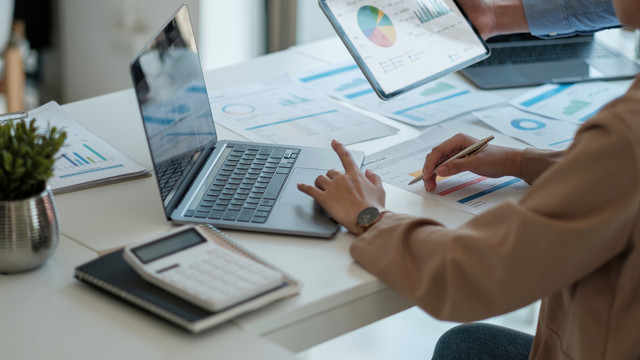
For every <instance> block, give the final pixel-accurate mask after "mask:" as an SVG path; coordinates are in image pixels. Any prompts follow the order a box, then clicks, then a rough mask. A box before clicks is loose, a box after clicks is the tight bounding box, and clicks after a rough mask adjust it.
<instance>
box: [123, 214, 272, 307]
mask: <svg viewBox="0 0 640 360" xmlns="http://www.w3.org/2000/svg"><path fill="white" fill-rule="evenodd" d="M209 236H210V235H209V234H207V232H205V231H203V230H202V229H200V228H199V227H198V226H196V225H184V226H181V227H180V228H178V229H176V230H174V231H171V232H169V233H167V234H164V235H161V236H159V237H156V238H153V239H151V240H148V241H146V242H144V243H142V244H137V245H132V246H128V247H126V248H125V249H124V251H123V256H124V259H125V261H126V262H127V263H129V264H130V265H131V267H132V268H133V269H134V270H135V271H136V272H137V273H138V274H139V275H140V276H142V277H143V278H144V279H145V280H147V281H149V282H151V283H153V284H155V285H157V286H159V287H161V288H163V289H165V290H167V291H169V292H171V293H173V294H175V295H177V296H179V297H181V298H183V299H185V300H187V301H189V302H191V303H193V304H195V305H197V306H199V307H201V308H203V309H205V310H208V311H212V312H218V311H220V310H224V309H226V308H228V307H231V306H233V305H236V304H238V303H241V302H243V301H245V300H249V299H251V298H253V297H255V296H257V295H260V294H262V293H265V292H268V291H270V290H273V289H275V288H278V287H280V286H281V285H282V284H283V281H284V280H283V276H282V274H281V273H279V272H277V271H275V270H273V269H271V268H269V267H267V266H266V265H263V264H261V263H259V262H257V261H255V260H253V259H251V258H248V257H246V256H243V255H241V254H238V253H236V252H234V251H232V250H230V249H228V248H226V247H223V246H222V245H219V244H217V243H215V242H214V241H212V240H211V239H209Z"/></svg>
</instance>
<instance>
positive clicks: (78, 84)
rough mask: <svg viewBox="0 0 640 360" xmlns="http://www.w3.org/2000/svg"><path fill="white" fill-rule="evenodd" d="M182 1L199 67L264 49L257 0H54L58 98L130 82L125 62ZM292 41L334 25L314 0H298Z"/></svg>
mask: <svg viewBox="0 0 640 360" xmlns="http://www.w3.org/2000/svg"><path fill="white" fill-rule="evenodd" d="M183 2H186V3H187V5H188V6H189V11H190V13H191V17H192V20H193V23H194V28H195V32H196V39H197V41H198V47H199V51H200V57H201V61H202V66H203V68H204V69H205V70H207V69H211V68H217V67H222V66H227V65H230V64H234V63H237V62H242V61H246V60H248V59H250V58H252V57H255V56H259V55H262V54H263V53H264V50H265V41H266V40H265V39H266V35H265V34H264V23H265V19H264V16H265V15H264V13H265V11H264V1H263V0H58V5H59V8H58V12H57V13H58V24H59V29H58V30H59V41H58V44H59V61H60V63H61V66H60V68H61V74H59V75H60V76H58V77H56V79H58V78H59V80H57V81H59V82H60V84H58V85H59V89H60V90H59V91H56V93H60V95H59V96H60V99H57V100H58V101H60V102H62V103H66V102H71V101H77V100H81V99H85V98H88V97H93V96H98V95H103V94H106V93H109V92H113V91H118V90H122V89H127V88H130V87H131V80H130V77H129V62H130V61H131V59H132V58H133V57H134V56H135V55H136V54H137V53H138V51H139V50H140V49H141V48H142V46H144V44H145V43H146V42H147V41H148V40H149V39H150V38H151V36H152V35H153V34H154V33H155V32H156V31H157V30H158V29H159V28H160V26H161V25H162V24H163V23H164V22H165V21H166V20H167V19H168V18H169V16H170V15H171V14H173V12H174V11H175V10H176V9H177V8H178V6H180V4H181V3H183ZM297 12H298V22H297V27H298V31H297V32H298V33H297V36H296V38H297V42H298V43H299V44H301V43H306V42H310V41H314V40H319V39H322V38H326V37H329V36H334V35H335V33H334V31H333V28H331V25H329V23H328V22H327V20H326V18H325V17H324V14H322V11H321V10H320V8H318V4H317V1H316V0H298V10H297Z"/></svg>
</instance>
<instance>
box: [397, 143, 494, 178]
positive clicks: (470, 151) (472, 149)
mask: <svg viewBox="0 0 640 360" xmlns="http://www.w3.org/2000/svg"><path fill="white" fill-rule="evenodd" d="M491 140H493V135H491V136H489V137H486V138H484V139H482V140H480V141H478V142H476V143H474V144H472V145H469V146H467V147H466V148H465V149H463V150H462V151H460V152H459V153H457V154H455V155H453V156H452V157H450V158H448V159H447V160H445V161H443V162H441V163H440V164H438V166H441V165H444V164H446V163H448V162H449V161H452V160H456V159H460V158H464V157H467V156H472V155H474V154H477V153H478V152H479V151H480V150H482V149H484V148H485V147H487V145H489V141H491ZM423 179H424V172H423V173H422V174H420V176H417V177H415V178H414V179H413V180H411V181H410V182H409V185H411V184H415V183H417V182H418V181H420V180H423Z"/></svg>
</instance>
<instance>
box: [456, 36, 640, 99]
mask: <svg viewBox="0 0 640 360" xmlns="http://www.w3.org/2000/svg"><path fill="white" fill-rule="evenodd" d="M487 43H488V44H489V47H490V48H491V56H490V57H489V58H488V59H486V60H484V61H481V62H479V63H477V64H474V65H472V66H470V67H468V68H466V69H463V70H461V71H460V72H461V74H463V75H464V76H465V77H467V78H468V79H469V80H471V82H473V83H474V84H476V85H477V86H478V87H480V88H482V89H498V88H507V87H519V86H532V85H540V84H547V83H575V82H581V81H590V80H615V79H628V78H632V77H634V76H635V75H636V74H638V73H639V72H640V66H639V65H638V64H636V63H635V62H634V61H632V60H631V59H629V58H627V57H626V56H624V55H623V54H622V53H620V52H619V51H618V50H616V49H613V48H610V47H608V46H606V45H605V44H602V43H601V42H599V41H598V40H597V39H596V38H595V37H594V36H593V35H586V36H573V37H568V38H559V39H540V38H537V37H534V36H532V35H529V34H514V35H506V36H497V37H494V38H491V39H489V40H488V41H487Z"/></svg>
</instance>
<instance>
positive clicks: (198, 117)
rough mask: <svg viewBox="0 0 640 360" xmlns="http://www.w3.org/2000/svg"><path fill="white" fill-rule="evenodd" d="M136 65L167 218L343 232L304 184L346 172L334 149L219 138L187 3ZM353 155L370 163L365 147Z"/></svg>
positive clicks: (275, 229)
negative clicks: (332, 172)
mask: <svg viewBox="0 0 640 360" xmlns="http://www.w3.org/2000/svg"><path fill="white" fill-rule="evenodd" d="M221 51H224V50H223V49H221ZM130 70H131V77H132V80H133V84H134V89H135V92H136V95H137V100H138V104H139V108H140V113H141V116H142V120H143V124H144V129H145V135H146V138H147V142H148V144H149V150H150V153H151V158H152V160H153V167H154V170H155V175H156V179H157V180H158V186H159V189H160V193H161V196H162V201H163V206H164V210H165V214H166V216H167V219H169V220H171V221H173V222H175V223H178V224H183V223H206V224H212V225H215V226H217V227H219V228H224V229H236V230H249V231H262V232H271V233H281V234H292V235H303V236H313V237H322V238H330V237H332V236H333V235H334V234H335V233H336V232H337V231H338V229H339V225H338V223H336V222H335V221H334V220H332V219H331V218H330V217H329V216H328V214H327V213H326V212H324V210H323V209H322V208H321V207H320V206H319V205H318V204H317V203H316V202H315V201H314V200H313V199H312V198H310V197H308V196H307V195H304V194H303V193H301V192H300V191H299V190H298V189H297V186H296V185H297V184H298V183H307V184H313V183H314V181H315V179H316V178H317V176H318V175H321V174H324V173H326V172H327V170H329V169H342V165H341V163H340V160H339V158H338V156H337V155H336V154H335V152H334V151H333V150H332V149H330V148H329V147H327V148H313V147H299V146H285V145H280V144H260V143H251V142H236V141H219V140H218V138H217V134H216V128H215V123H214V119H213V116H212V112H211V104H210V103H209V97H208V94H207V89H206V87H205V81H204V75H203V72H202V68H201V66H200V60H199V57H198V51H197V48H196V40H195V37H194V34H193V28H192V26H191V21H190V17H189V12H188V9H187V7H186V5H184V4H183V5H182V6H181V7H180V8H179V9H178V10H177V11H176V13H174V15H173V16H172V17H171V18H170V19H169V21H168V22H167V23H166V24H165V25H164V26H163V27H162V29H161V30H160V31H159V32H158V33H157V34H156V35H155V36H154V37H153V38H152V39H151V41H150V42H149V43H148V44H147V45H146V46H145V47H144V49H143V50H142V51H141V52H140V54H139V55H138V56H136V58H135V59H134V60H133V61H132V62H131V65H130ZM238 105H239V106H238V108H241V107H242V106H241V105H242V104H238ZM292 136H293V135H292ZM327 145H329V144H327ZM353 156H354V159H355V161H356V162H357V164H359V165H360V164H362V161H363V159H364V154H363V153H362V152H354V153H353Z"/></svg>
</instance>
